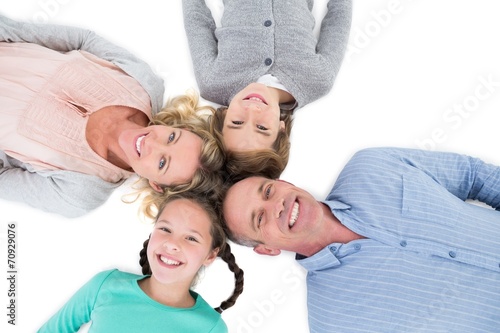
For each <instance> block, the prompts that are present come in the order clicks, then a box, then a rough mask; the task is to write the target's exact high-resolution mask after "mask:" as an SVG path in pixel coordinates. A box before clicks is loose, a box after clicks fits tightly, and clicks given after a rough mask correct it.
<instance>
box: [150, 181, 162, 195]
mask: <svg viewBox="0 0 500 333" xmlns="http://www.w3.org/2000/svg"><path fill="white" fill-rule="evenodd" d="M149 185H150V186H151V187H152V188H153V190H155V191H156V192H158V193H163V188H162V187H161V186H160V185H158V183H157V182H154V181H152V180H150V181H149Z"/></svg>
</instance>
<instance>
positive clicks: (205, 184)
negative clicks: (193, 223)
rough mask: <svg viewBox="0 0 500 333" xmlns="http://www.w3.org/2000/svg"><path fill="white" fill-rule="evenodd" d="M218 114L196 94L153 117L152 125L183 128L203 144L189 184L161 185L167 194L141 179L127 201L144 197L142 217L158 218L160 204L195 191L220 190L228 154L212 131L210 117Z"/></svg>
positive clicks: (178, 99) (170, 103) (176, 100)
mask: <svg viewBox="0 0 500 333" xmlns="http://www.w3.org/2000/svg"><path fill="white" fill-rule="evenodd" d="M214 112H215V110H214V108H212V107H211V106H209V105H199V97H198V95H197V94H196V93H195V92H193V91H188V92H187V93H186V94H185V95H180V96H177V97H174V98H173V99H171V100H170V101H168V103H167V104H166V106H165V107H164V108H163V109H162V110H161V111H160V112H158V114H156V115H154V116H153V119H152V120H151V122H150V125H165V126H171V127H175V128H182V129H185V130H188V131H190V132H192V133H194V134H196V135H197V136H199V137H200V138H201V139H202V141H203V144H202V149H201V155H200V161H199V162H200V166H199V168H198V170H196V172H195V174H194V176H193V179H192V180H191V181H190V182H189V183H186V184H176V185H169V186H167V185H160V187H161V188H162V190H163V192H157V191H155V190H154V189H153V188H152V187H151V185H150V184H149V180H148V179H146V178H144V177H140V179H139V180H138V181H137V182H136V183H135V184H134V186H133V188H134V189H135V192H134V193H132V194H131V195H132V196H133V197H132V199H131V200H124V201H128V202H133V201H136V200H137V199H138V198H139V197H141V199H142V202H141V206H140V211H141V213H142V214H143V215H144V216H146V217H148V218H154V217H155V216H156V212H157V211H158V206H157V205H158V203H159V202H162V201H163V200H165V198H166V197H168V196H170V195H173V194H176V193H182V192H184V191H189V190H192V189H197V190H198V191H202V192H203V191H210V190H213V189H214V188H217V187H219V186H220V184H221V183H222V176H221V169H222V168H223V166H224V162H225V153H224V150H223V148H222V145H221V143H220V142H219V141H218V140H217V139H216V138H215V137H214V135H213V134H212V132H211V131H210V117H212V116H213V113H214Z"/></svg>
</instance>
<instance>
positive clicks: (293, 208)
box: [288, 202, 299, 228]
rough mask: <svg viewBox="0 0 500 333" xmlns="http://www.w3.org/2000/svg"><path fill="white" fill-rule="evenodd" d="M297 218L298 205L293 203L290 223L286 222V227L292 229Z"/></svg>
mask: <svg viewBox="0 0 500 333" xmlns="http://www.w3.org/2000/svg"><path fill="white" fill-rule="evenodd" d="M298 217H299V203H298V202H295V203H294V204H293V207H292V214H291V215H290V221H289V222H288V225H289V226H290V228H291V227H293V225H294V224H295V222H297V218H298Z"/></svg>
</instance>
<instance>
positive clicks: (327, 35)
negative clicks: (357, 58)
mask: <svg viewBox="0 0 500 333" xmlns="http://www.w3.org/2000/svg"><path fill="white" fill-rule="evenodd" d="M351 21H352V0H330V1H329V2H328V4H327V12H326V15H325V17H324V18H323V21H322V22H321V28H320V32H319V38H318V44H317V52H318V54H320V55H321V56H323V57H324V58H325V59H326V60H327V63H328V65H329V66H331V67H330V69H329V70H328V71H326V72H327V73H331V70H333V74H334V76H336V75H337V73H338V71H339V70H340V66H341V64H342V61H343V59H344V55H345V53H346V49H347V42H348V40H349V33H350V31H351Z"/></svg>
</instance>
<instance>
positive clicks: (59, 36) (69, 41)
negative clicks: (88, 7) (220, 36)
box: [0, 14, 165, 114]
mask: <svg viewBox="0 0 500 333" xmlns="http://www.w3.org/2000/svg"><path fill="white" fill-rule="evenodd" d="M0 41H6V42H27V43H35V44H39V45H42V46H45V47H47V48H50V49H53V50H56V51H61V52H68V51H71V50H83V51H86V52H89V53H92V54H94V55H96V56H97V57H99V58H101V59H104V60H107V61H109V62H112V63H113V64H115V65H116V66H118V67H120V68H121V69H122V70H123V71H124V72H125V73H127V74H128V75H130V76H131V77H133V78H134V79H136V80H137V81H138V82H139V84H140V85H141V86H142V87H143V88H144V89H145V90H146V91H147V93H148V94H149V96H150V98H151V106H152V112H153V114H156V113H157V112H158V111H159V110H160V109H161V107H162V105H163V93H164V90H165V88H164V83H163V79H162V78H160V77H159V76H158V75H156V74H155V73H154V72H153V70H152V69H151V67H150V66H149V65H148V64H146V63H145V62H144V61H143V60H141V59H139V58H137V57H136V56H134V55H133V54H131V53H130V52H129V51H127V50H125V49H124V48H122V47H119V46H117V45H115V44H113V43H111V42H110V41H108V40H106V39H104V38H102V37H101V36H99V35H97V34H96V33H94V32H93V31H90V30H86V29H82V28H77V27H69V26H63V25H54V24H35V23H27V22H19V21H15V20H11V19H9V18H7V17H5V16H3V15H1V14H0Z"/></svg>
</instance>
